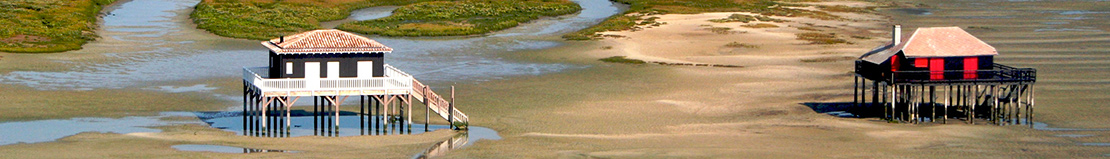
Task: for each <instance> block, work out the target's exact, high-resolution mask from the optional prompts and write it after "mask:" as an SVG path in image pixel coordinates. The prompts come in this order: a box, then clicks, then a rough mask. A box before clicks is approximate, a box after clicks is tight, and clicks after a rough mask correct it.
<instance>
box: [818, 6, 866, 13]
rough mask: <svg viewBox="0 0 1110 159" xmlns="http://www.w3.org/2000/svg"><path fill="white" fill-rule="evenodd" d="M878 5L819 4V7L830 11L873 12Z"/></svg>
mask: <svg viewBox="0 0 1110 159" xmlns="http://www.w3.org/2000/svg"><path fill="white" fill-rule="evenodd" d="M875 8H876V7H851V6H845V5H834V6H821V5H819V6H817V9H821V10H823V11H829V12H847V13H871V12H874V11H875Z"/></svg>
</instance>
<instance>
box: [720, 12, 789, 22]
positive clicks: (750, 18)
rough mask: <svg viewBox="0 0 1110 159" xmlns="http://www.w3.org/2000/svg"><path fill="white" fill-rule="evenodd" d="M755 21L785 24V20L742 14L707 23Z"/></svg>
mask: <svg viewBox="0 0 1110 159" xmlns="http://www.w3.org/2000/svg"><path fill="white" fill-rule="evenodd" d="M756 20H759V21H763V22H786V20H781V19H775V18H771V17H767V16H762V15H754V16H753V15H744V14H732V15H729V16H728V18H723V19H710V20H709V21H710V22H714V23H730V22H743V23H748V22H751V21H756Z"/></svg>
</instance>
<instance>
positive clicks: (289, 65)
mask: <svg viewBox="0 0 1110 159" xmlns="http://www.w3.org/2000/svg"><path fill="white" fill-rule="evenodd" d="M283 69H285V74H287V75H291V74H293V62H285V68H283Z"/></svg>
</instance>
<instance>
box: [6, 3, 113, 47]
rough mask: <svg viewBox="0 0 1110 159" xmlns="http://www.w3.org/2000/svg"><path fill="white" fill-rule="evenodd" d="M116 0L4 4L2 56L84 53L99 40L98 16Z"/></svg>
mask: <svg viewBox="0 0 1110 159" xmlns="http://www.w3.org/2000/svg"><path fill="white" fill-rule="evenodd" d="M114 1H115V0H5V1H0V26H3V27H0V52H13V53H45V52H62V51H69V50H77V49H81V45H84V44H85V43H87V42H88V41H91V40H95V39H96V38H98V37H99V36H97V35H96V33H94V32H93V31H95V30H96V28H97V25H96V21H97V15H98V14H99V13H100V10H101V9H103V7H104V6H106V5H109V4H111V3H112V2H114Z"/></svg>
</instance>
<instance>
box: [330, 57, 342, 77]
mask: <svg viewBox="0 0 1110 159" xmlns="http://www.w3.org/2000/svg"><path fill="white" fill-rule="evenodd" d="M339 67H340V66H339V61H328V75H327V76H328V77H327V78H339Z"/></svg>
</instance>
